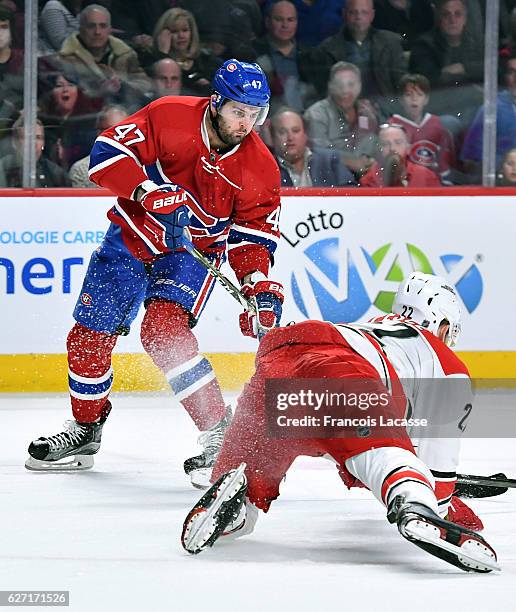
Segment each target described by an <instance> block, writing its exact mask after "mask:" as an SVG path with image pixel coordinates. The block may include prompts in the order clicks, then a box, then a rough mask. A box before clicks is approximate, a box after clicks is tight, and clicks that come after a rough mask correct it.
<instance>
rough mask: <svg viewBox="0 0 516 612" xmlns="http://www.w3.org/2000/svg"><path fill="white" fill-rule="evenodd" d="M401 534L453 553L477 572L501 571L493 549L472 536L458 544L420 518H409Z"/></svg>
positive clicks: (464, 564) (460, 561) (465, 565)
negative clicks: (444, 537) (448, 540)
mask: <svg viewBox="0 0 516 612" xmlns="http://www.w3.org/2000/svg"><path fill="white" fill-rule="evenodd" d="M403 535H404V536H405V537H407V538H408V539H409V540H417V541H419V542H425V543H427V544H432V545H433V546H437V547H438V548H441V549H443V550H446V551H447V552H450V553H452V554H453V555H455V556H456V557H457V559H458V561H459V563H461V564H462V565H463V566H464V567H465V568H467V569H471V570H473V571H477V572H491V571H497V572H500V571H501V567H500V566H499V565H498V563H497V562H496V557H495V554H494V553H493V551H492V550H491V549H490V548H489V547H488V546H486V545H485V544H483V543H482V542H480V541H478V540H475V539H474V538H468V539H467V540H465V541H464V542H463V543H462V544H461V545H460V546H456V545H455V544H452V543H451V542H447V541H446V540H443V539H442V538H441V530H440V529H439V528H438V527H436V526H435V525H432V523H429V522H426V521H424V520H422V519H420V518H418V519H415V518H414V519H412V520H409V521H408V522H407V523H406V524H405V525H404V526H403Z"/></svg>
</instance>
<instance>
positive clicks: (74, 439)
mask: <svg viewBox="0 0 516 612" xmlns="http://www.w3.org/2000/svg"><path fill="white" fill-rule="evenodd" d="M110 411H111V403H110V402H109V401H107V402H106V405H105V406H104V408H103V410H102V413H101V416H100V419H99V420H98V421H97V422H96V423H78V422H77V421H75V420H73V421H66V422H65V431H62V432H61V433H58V434H56V435H55V436H49V437H48V438H45V437H41V438H38V439H37V440H34V441H33V442H31V443H30V446H29V455H30V457H29V458H28V459H27V461H26V462H25V467H26V468H27V469H28V470H33V471H37V472H66V471H79V470H89V469H90V468H91V467H93V455H94V454H95V453H96V452H98V450H99V448H100V440H101V438H102V427H103V426H104V423H105V422H106V419H107V417H108V415H109V412H110Z"/></svg>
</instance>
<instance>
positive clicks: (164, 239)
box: [140, 181, 190, 253]
mask: <svg viewBox="0 0 516 612" xmlns="http://www.w3.org/2000/svg"><path fill="white" fill-rule="evenodd" d="M149 183H150V185H152V186H153V187H154V188H153V189H151V190H149V191H146V192H145V193H144V194H143V196H142V197H141V198H140V204H141V205H142V206H143V208H144V209H145V210H146V211H147V213H146V217H145V219H144V222H143V227H142V230H143V232H144V234H145V236H146V237H147V239H148V240H149V242H150V243H152V245H153V247H154V248H155V249H156V250H157V251H158V253H168V252H170V251H174V250H176V249H178V248H180V247H182V246H183V239H182V236H183V230H184V228H185V227H187V226H188V224H189V222H190V218H189V214H188V208H187V207H186V206H185V202H186V201H187V192H186V191H185V190H184V189H183V188H182V187H179V186H178V185H173V184H170V185H159V186H158V185H155V184H154V183H151V182H150V181H149ZM145 188H146V186H145V185H142V189H145ZM171 192H172V193H171ZM157 210H159V212H156V211H157Z"/></svg>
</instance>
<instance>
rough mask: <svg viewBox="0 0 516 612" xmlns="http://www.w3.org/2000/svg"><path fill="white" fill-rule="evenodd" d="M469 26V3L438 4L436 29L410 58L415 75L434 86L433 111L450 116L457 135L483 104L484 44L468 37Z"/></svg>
mask: <svg viewBox="0 0 516 612" xmlns="http://www.w3.org/2000/svg"><path fill="white" fill-rule="evenodd" d="M466 22H467V11H466V4H465V0H436V27H435V28H434V29H433V30H432V31H431V32H429V33H427V34H423V35H422V36H421V37H420V38H418V39H417V40H416V41H415V42H414V44H413V45H412V52H411V55H410V70H411V72H415V73H418V74H423V75H425V76H426V77H427V79H428V80H429V81H430V84H431V86H432V94H433V95H432V100H431V109H432V111H433V112H434V113H436V114H438V115H446V117H443V118H442V119H443V121H444V123H445V125H446V126H447V127H448V129H450V130H451V131H452V132H453V133H454V134H457V133H459V132H460V131H461V130H463V129H465V128H466V127H467V126H468V125H469V123H470V121H471V120H472V118H473V116H474V113H475V110H476V109H477V108H478V107H479V105H480V104H481V103H482V100H483V93H482V83H483V77H484V48H483V42H482V40H478V39H477V40H475V39H473V38H472V37H470V36H469V35H468V33H467V31H466ZM449 115H452V116H453V117H454V120H453V121H451V120H450V119H449Z"/></svg>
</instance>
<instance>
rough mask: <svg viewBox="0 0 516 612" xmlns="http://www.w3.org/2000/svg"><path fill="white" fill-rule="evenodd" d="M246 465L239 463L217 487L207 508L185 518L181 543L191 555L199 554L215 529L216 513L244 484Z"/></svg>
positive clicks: (199, 509)
mask: <svg viewBox="0 0 516 612" xmlns="http://www.w3.org/2000/svg"><path fill="white" fill-rule="evenodd" d="M246 467H247V465H246V464H245V463H241V464H240V465H239V466H238V468H237V469H236V470H235V471H234V473H233V474H229V475H228V476H227V477H226V478H225V479H224V480H223V481H222V482H221V484H220V485H219V486H218V488H217V496H216V498H215V500H214V501H213V503H212V504H211V505H210V506H208V507H207V508H201V507H197V508H194V509H193V510H191V512H190V514H189V515H188V516H187V517H186V520H185V524H184V528H183V534H182V536H181V543H182V545H183V548H184V549H185V550H186V551H187V552H189V553H190V554H192V555H196V554H198V553H200V552H201V551H202V550H204V548H205V547H206V543H207V542H208V540H209V539H210V538H211V537H212V535H213V534H214V532H215V530H216V529H217V520H216V519H217V513H218V511H219V510H220V507H221V506H222V504H223V503H224V502H226V501H227V500H228V499H230V498H231V496H233V495H234V494H235V493H236V492H237V491H238V490H239V489H241V487H242V485H243V484H244V482H245V476H244V471H245V468H246ZM221 535H222V534H221Z"/></svg>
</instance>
